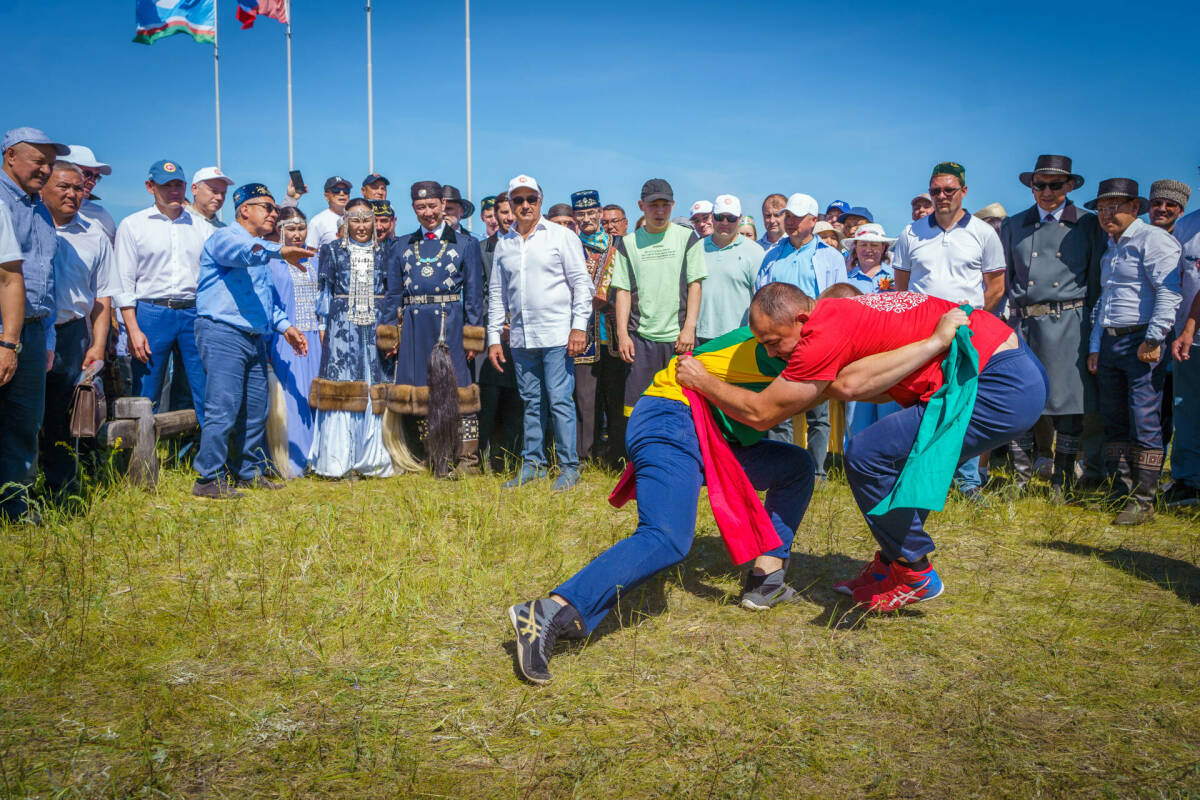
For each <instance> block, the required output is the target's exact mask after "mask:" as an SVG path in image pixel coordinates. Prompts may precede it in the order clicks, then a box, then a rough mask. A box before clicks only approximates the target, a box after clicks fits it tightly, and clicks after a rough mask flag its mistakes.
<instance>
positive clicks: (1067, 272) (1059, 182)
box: [1000, 155, 1106, 500]
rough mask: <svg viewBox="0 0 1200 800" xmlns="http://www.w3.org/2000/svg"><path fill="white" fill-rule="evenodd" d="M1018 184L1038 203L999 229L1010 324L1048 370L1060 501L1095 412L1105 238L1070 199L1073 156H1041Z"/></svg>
mask: <svg viewBox="0 0 1200 800" xmlns="http://www.w3.org/2000/svg"><path fill="white" fill-rule="evenodd" d="M1018 179H1019V180H1020V181H1021V183H1023V184H1025V185H1026V186H1028V187H1029V188H1030V189H1031V190H1032V191H1033V200H1034V203H1033V205H1032V206H1030V207H1029V208H1027V209H1025V211H1023V212H1020V213H1017V214H1014V215H1012V216H1010V217H1009V218H1008V219H1006V220H1005V221H1004V223H1003V225H1002V226H1001V229H1000V243H1001V244H1002V245H1003V247H1004V260H1005V265H1006V266H1005V269H1006V275H1007V282H1008V297H1009V303H1010V306H1009V307H1010V309H1011V314H1012V325H1013V327H1014V328H1016V329H1017V330H1018V331H1020V332H1021V335H1022V336H1023V337H1024V338H1025V341H1026V342H1028V343H1029V348H1030V349H1031V350H1033V353H1034V355H1036V356H1037V357H1038V360H1040V361H1041V362H1042V365H1043V366H1044V367H1045V368H1046V375H1047V376H1048V378H1049V380H1050V393H1049V395H1048V396H1047V399H1046V411H1045V415H1046V416H1048V417H1049V418H1050V421H1051V423H1052V424H1053V426H1054V431H1055V434H1056V435H1055V445H1054V468H1053V471H1052V472H1051V478H1050V485H1051V491H1052V493H1053V495H1054V496H1055V498H1056V499H1058V500H1061V499H1062V497H1063V495H1064V492H1067V491H1069V490H1070V488H1071V484H1072V482H1073V481H1074V478H1075V461H1076V459H1077V458H1078V455H1079V453H1080V452H1081V437H1082V435H1083V415H1084V412H1085V411H1087V412H1094V411H1095V408H1096V388H1095V381H1094V379H1093V378H1092V376H1091V375H1090V374H1088V371H1087V343H1088V336H1089V335H1090V333H1091V318H1092V308H1093V307H1095V305H1096V299H1097V298H1098V297H1099V296H1100V257H1101V256H1102V255H1103V254H1104V248H1105V246H1106V241H1105V239H1106V237H1105V235H1104V231H1102V230H1101V229H1100V224H1099V221H1098V220H1097V219H1096V215H1095V214H1089V213H1087V212H1086V211H1082V210H1081V209H1079V208H1078V207H1077V206H1076V205H1075V204H1074V203H1072V202H1071V201H1070V200H1069V199H1068V198H1067V194H1068V193H1069V192H1072V191H1074V190H1076V189H1078V188H1079V187H1080V186H1083V176H1082V175H1076V174H1075V173H1074V172H1072V169H1071V159H1070V158H1068V157H1067V156H1061V155H1040V156H1038V158H1037V161H1036V163H1035V164H1034V167H1033V171H1032V172H1022V173H1021V174H1020V176H1019V177H1018ZM1009 449H1010V451H1011V453H1012V458H1013V464H1014V467H1015V471H1016V485H1017V487H1018V488H1019V489H1023V488H1024V487H1025V485H1026V484H1027V483H1028V481H1029V479H1030V478H1031V477H1032V474H1033V458H1034V441H1033V434H1032V432H1030V433H1026V434H1025V435H1023V436H1021V437H1020V438H1018V439H1017V440H1016V441H1014V442H1012V443H1011V444H1010V445H1009Z"/></svg>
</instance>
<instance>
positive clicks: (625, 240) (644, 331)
mask: <svg viewBox="0 0 1200 800" xmlns="http://www.w3.org/2000/svg"><path fill="white" fill-rule="evenodd" d="M701 241H702V240H701V239H700V237H699V236H697V235H696V232H695V231H693V230H692V229H691V228H685V227H683V226H682V225H676V224H675V223H673V222H672V223H669V224H668V225H667V229H666V230H665V231H663V232H661V233H650V232H649V231H648V230H646V229H645V228H638V229H637V230H636V231H634V232H633V233H632V234H626V235H625V236H621V237H619V238H618V239H617V252H616V254H615V255H614V256H613V276H612V283H611V286H612V288H614V289H624V290H625V291H627V292H629V293H631V294H632V295H633V303H632V308H631V311H630V317H629V326H630V328H632V329H633V330H634V331H636V332H637V335H638V336H641V337H642V338H643V339H646V340H647V341H651V342H673V341H675V340H676V339H678V338H679V332H680V330H682V328H683V321H684V318H685V316H686V314H687V293H688V284H690V283H695V282H696V281H702V280H704V279H705V278H706V277H707V276H708V271H707V269H706V267H705V265H704V247H703V246H702V245H701Z"/></svg>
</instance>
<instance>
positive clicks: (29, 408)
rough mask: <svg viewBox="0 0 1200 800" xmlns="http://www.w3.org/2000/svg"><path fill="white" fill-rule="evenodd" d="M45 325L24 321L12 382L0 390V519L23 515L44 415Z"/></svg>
mask: <svg viewBox="0 0 1200 800" xmlns="http://www.w3.org/2000/svg"><path fill="white" fill-rule="evenodd" d="M46 324H47V323H46V321H45V320H40V319H32V320H31V319H27V320H25V325H24V326H23V327H22V328H21V352H20V353H19V354H18V355H17V371H16V372H15V373H14V374H13V376H12V380H10V381H9V382H8V383H6V384H4V385H3V386H0V517H2V518H5V519H9V520H14V519H17V518H18V517H21V516H23V515H24V514H25V510H26V509H27V508H28V504H29V487H30V486H32V485H33V481H34V479H35V478H36V477H37V472H36V470H37V454H38V431H39V430H41V427H42V418H43V415H44V414H45V412H46Z"/></svg>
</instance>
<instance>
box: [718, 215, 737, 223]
mask: <svg viewBox="0 0 1200 800" xmlns="http://www.w3.org/2000/svg"><path fill="white" fill-rule="evenodd" d="M738 219H739V217H738V216H737V215H736V214H713V222H737V221H738Z"/></svg>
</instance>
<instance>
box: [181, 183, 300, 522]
mask: <svg viewBox="0 0 1200 800" xmlns="http://www.w3.org/2000/svg"><path fill="white" fill-rule="evenodd" d="M233 204H234V214H235V215H236V217H235V224H232V225H229V226H228V227H225V228H221V229H219V230H217V231H216V232H214V233H213V235H212V236H210V237H209V239H208V241H207V242H205V244H204V250H203V252H202V253H201V255H200V278H199V281H198V286H197V290H196V313H197V317H196V345H197V347H198V348H199V350H200V358H201V359H202V360H203V361H204V369H205V373H206V375H207V383H206V387H205V397H204V411H205V414H204V418H205V424H204V427H203V428H202V429H201V431H200V449H199V450H198V451H197V453H196V460H195V462H194V464H193V466H194V467H195V468H196V472H198V473H200V477H199V478H197V479H196V483H195V485H194V486H193V487H192V494H194V495H195V496H197V497H205V498H209V499H213V500H229V499H233V498H236V497H239V496H241V492H239V491H237V488H235V487H233V486H230V484H229V481H228V475H230V474H232V476H233V477H234V478H235V479H236V481H237V487H245V488H253V489H281V488H283V487H282V486H281V485H280V484H277V483H273V482H271V481H270V480H268V478H267V476H268V475H269V474H271V473H272V472H274V471H275V470H274V468H273V467H272V466H271V464H270V461H269V459H268V450H267V435H266V430H267V349H268V347H269V346H270V342H271V337H272V336H273V334H275V333H279V334H281V335H282V336H283V337H284V338H285V339H286V340H287V342H288V344H290V345H291V346H292V348H293V349H294V350H295V351H296V353H297V354H298V355H305V354H306V353H307V352H308V340H307V339H306V338H305V337H304V334H303V333H301V332H300V331H299V329H297V328H296V327H295V326H294V325H292V323H291V322H290V321H289V320H288V317H287V313H286V312H285V311H284V310H283V306H281V305H280V304H279V301H278V299H277V298H276V295H275V290H274V281H273V280H272V278H271V268H270V266H269V264H270V262H271V259H273V258H274V259H282V260H284V261H287V262H288V263H289V264H291V265H293V266H295V267H296V268H297V269H300V270H303V269H304V266H303V265H301V263H300V262H301V261H302V260H303V259H306V258H308V257H310V256H312V255H313V251H312V250H309V249H307V248H304V247H296V246H293V245H280V244H277V243H275V242H269V241H267V240H266V239H265V238H264V237H266V236H270V235H271V234H272V233H274V232H275V224H276V221H277V220H278V219H279V209H278V208H276V206H275V199H274V198H273V197H272V196H271V192H270V190H269V189H267V187H266V186H263V185H262V184H261V183H248V184H246V185H245V186H242V187H240V188H238V190H237V191H236V192H234V193H233ZM231 440H232V442H231ZM231 443H232V447H233V452H230V446H231Z"/></svg>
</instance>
